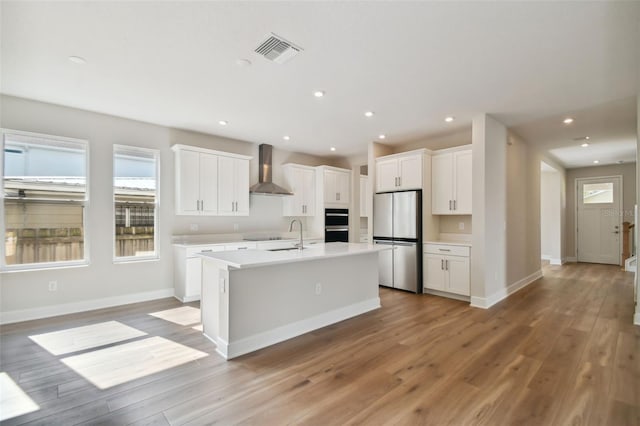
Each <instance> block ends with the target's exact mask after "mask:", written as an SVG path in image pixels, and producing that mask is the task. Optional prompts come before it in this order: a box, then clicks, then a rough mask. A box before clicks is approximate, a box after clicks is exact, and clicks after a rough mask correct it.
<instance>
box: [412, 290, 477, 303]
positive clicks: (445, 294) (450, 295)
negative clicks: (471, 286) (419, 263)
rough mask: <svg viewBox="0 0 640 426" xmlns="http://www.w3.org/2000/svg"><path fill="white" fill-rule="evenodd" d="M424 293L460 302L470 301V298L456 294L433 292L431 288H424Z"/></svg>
mask: <svg viewBox="0 0 640 426" xmlns="http://www.w3.org/2000/svg"><path fill="white" fill-rule="evenodd" d="M422 292H423V293H425V294H432V295H434V296H440V297H447V298H449V299H455V300H460V301H462V302H469V301H470V298H469V296H463V295H461V294H455V293H448V292H446V291H440V290H433V289H430V288H423V289H422Z"/></svg>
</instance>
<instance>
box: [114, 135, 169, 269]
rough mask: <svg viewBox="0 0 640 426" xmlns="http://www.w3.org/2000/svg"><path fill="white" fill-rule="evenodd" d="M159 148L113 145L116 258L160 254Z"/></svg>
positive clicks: (135, 257)
mask: <svg viewBox="0 0 640 426" xmlns="http://www.w3.org/2000/svg"><path fill="white" fill-rule="evenodd" d="M159 163H160V162H159V152H158V151H157V150H152V149H144V148H136V147H130V146H122V145H115V146H114V148H113V205H114V224H115V227H114V238H115V239H114V259H115V260H116V261H130V260H143V259H156V258H157V257H158V248H157V244H158V241H157V240H158V238H157V233H158V194H159V191H158V181H159V179H158V176H159V173H158V169H159Z"/></svg>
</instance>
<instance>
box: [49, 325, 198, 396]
mask: <svg viewBox="0 0 640 426" xmlns="http://www.w3.org/2000/svg"><path fill="white" fill-rule="evenodd" d="M208 355H209V354H207V353H206V352H201V351H198V350H195V349H192V348H189V347H187V346H184V345H181V344H179V343H176V342H172V341H171V340H167V339H164V338H162V337H157V336H156V337H150V338H148V339H142V340H137V341H135V342H131V343H125V344H122V345H118V346H112V347H109V348H106V349H100V350H97V351H93V352H88V353H84V354H81V355H76V356H72V357H68V358H63V359H62V362H63V363H64V364H65V365H67V366H68V367H69V368H71V369H72V370H74V371H75V372H76V373H78V374H79V375H81V376H82V377H84V378H85V379H87V380H88V381H90V382H91V383H93V384H94V385H95V386H97V387H98V388H100V389H107V388H110V387H112V386H116V385H119V384H122V383H126V382H129V381H131V380H135V379H138V378H140V377H144V376H148V375H150V374H154V373H157V372H160V371H163V370H167V369H169V368H172V367H176V366H178V365H181V364H185V363H187V362H190V361H193V360H196V359H199V358H203V357H206V356H208Z"/></svg>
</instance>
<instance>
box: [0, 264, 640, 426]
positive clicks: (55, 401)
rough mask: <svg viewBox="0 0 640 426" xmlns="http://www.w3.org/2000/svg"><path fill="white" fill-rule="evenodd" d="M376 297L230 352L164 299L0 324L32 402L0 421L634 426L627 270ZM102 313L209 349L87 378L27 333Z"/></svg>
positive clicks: (3, 351)
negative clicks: (152, 366)
mask: <svg viewBox="0 0 640 426" xmlns="http://www.w3.org/2000/svg"><path fill="white" fill-rule="evenodd" d="M381 297H382V304H383V307H382V308H381V309H379V310H377V311H375V312H370V313H368V314H365V315H362V316H359V317H357V318H353V319H351V320H347V321H344V322H341V323H338V324H335V325H332V326H330V327H326V328H323V329H320V330H317V331H315V332H313V333H309V334H306V335H303V336H300V337H298V338H295V339H291V340H289V341H287V342H283V343H281V344H278V345H275V346H272V347H270V348H266V349H263V350H261V351H259V352H255V353H253V354H249V355H246V356H243V357H241V358H238V359H236V360H233V361H230V362H226V361H224V360H223V359H222V358H221V357H219V356H218V355H216V354H215V352H214V346H213V344H212V343H210V342H209V341H207V340H206V339H205V338H203V337H202V335H201V334H200V332H198V331H197V330H196V329H194V328H193V324H190V325H184V326H183V325H179V324H175V323H172V322H168V321H165V320H163V319H160V318H156V317H153V316H150V315H148V314H149V313H153V312H157V311H162V310H167V309H172V308H176V307H179V306H181V304H180V303H179V302H177V301H175V300H173V299H165V300H161V301H155V302H149V303H143V304H136V305H129V306H123V307H118V308H114V309H106V310H100V311H94V312H90V313H83V314H77V315H68V316H64V317H57V318H53V319H48V320H39V321H31V322H25V323H20V324H13V325H8V326H3V327H1V329H0V343H1V348H0V371H3V372H6V373H7V374H8V375H9V376H10V377H11V378H12V379H13V380H14V381H15V382H16V383H17V384H18V385H19V386H20V388H22V390H23V391H24V392H26V394H27V395H29V397H30V398H31V399H33V401H34V402H35V403H36V404H38V406H39V407H40V408H39V409H38V410H37V411H34V412H32V413H28V414H25V415H22V416H18V417H14V418H12V419H9V420H6V421H5V422H4V423H3V424H7V425H13V424H31V425H32V424H42V425H55V424H60V425H72V424H91V425H97V424H104V425H124V424H130V423H133V424H140V425H143V424H145V425H146V424H148V425H150V424H154V425H167V424H171V425H175V424H193V425H202V424H211V423H216V424H259V425H272V424H273V425H281V424H313V425H331V424H336V425H340V424H367V425H370V424H375V425H377V424H410V425H414V424H429V425H446V424H451V425H569V424H572V425H573V424H576V425H577V424H580V425H613V426H622V425H639V424H640V356H639V354H640V327H637V326H633V325H632V324H631V320H632V315H633V300H632V299H633V287H632V274H628V273H624V272H621V271H620V270H619V268H617V267H613V266H604V265H588V264H569V265H566V266H563V267H558V266H545V277H544V278H543V279H541V280H539V281H537V282H536V283H534V284H532V285H530V286H528V287H527V288H525V289H523V290H521V291H520V292H518V293H516V294H515V295H513V296H511V297H510V298H509V299H507V300H505V301H503V302H501V303H499V304H498V305H496V306H495V307H493V308H492V309H489V310H481V309H474V308H470V307H469V306H468V304H466V303H463V302H458V301H454V300H449V299H443V298H438V297H435V296H427V295H422V296H416V295H412V294H408V293H403V292H398V291H391V290H387V289H382V290H381ZM190 305H191V306H196V307H197V304H190ZM106 321H118V322H120V323H122V324H125V325H127V326H129V327H132V328H135V329H137V330H140V331H142V332H144V333H146V335H144V336H140V337H135V338H133V339H131V340H127V341H126V342H124V343H127V342H136V341H138V340H144V339H149V338H153V337H155V336H160V337H163V338H164V339H167V340H170V341H172V342H176V343H179V344H181V345H184V346H187V347H189V348H192V349H194V350H197V351H203V352H206V353H208V354H209V355H208V356H205V357H203V358H199V359H196V360H194V361H191V362H188V363H185V364H182V365H178V366H175V367H172V368H168V369H165V370H162V371H158V372H155V373H154V374H151V375H146V376H143V377H140V378H137V379H133V380H131V381H128V382H126V383H121V384H117V385H114V386H111V387H108V388H107V389H104V390H100V389H98V388H97V387H96V386H94V385H93V384H91V383H90V382H89V381H87V380H86V379H85V378H83V377H82V376H80V375H79V374H77V373H76V372H75V371H73V370H72V369H70V368H69V367H67V366H66V365H65V364H64V363H63V362H61V359H63V358H65V357H66V356H69V355H63V356H54V355H52V354H51V353H49V352H47V351H46V350H44V349H42V348H41V347H40V346H38V345H37V344H36V343H34V342H33V341H32V340H31V339H29V336H32V335H36V334H43V333H48V332H53V331H59V330H65V329H69V328H74V327H80V326H86V325H90V324H96V323H102V322H106ZM121 344H123V342H119V343H113V344H109V345H107V346H106V347H116V346H117V345H121ZM104 347H105V346H103V347H102V348H104ZM94 350H95V349H87V350H82V351H79V352H75V353H73V354H72V355H73V356H75V355H79V354H85V353H90V352H91V351H94Z"/></svg>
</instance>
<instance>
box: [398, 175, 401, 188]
mask: <svg viewBox="0 0 640 426" xmlns="http://www.w3.org/2000/svg"><path fill="white" fill-rule="evenodd" d="M398 186H402V176H398Z"/></svg>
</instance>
